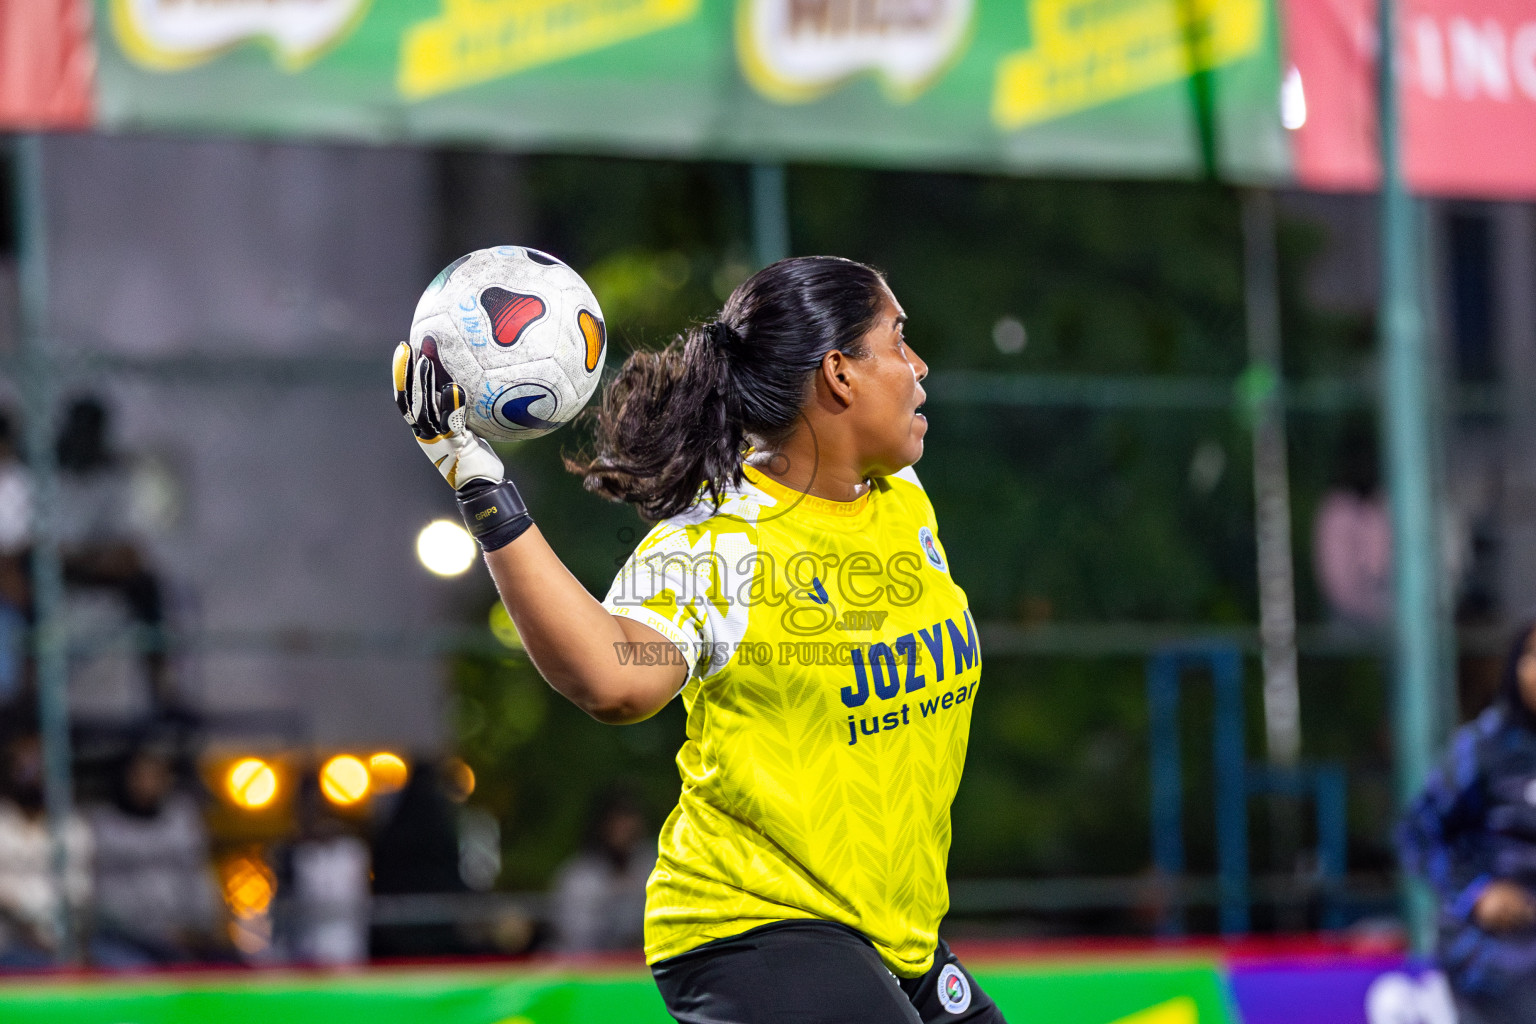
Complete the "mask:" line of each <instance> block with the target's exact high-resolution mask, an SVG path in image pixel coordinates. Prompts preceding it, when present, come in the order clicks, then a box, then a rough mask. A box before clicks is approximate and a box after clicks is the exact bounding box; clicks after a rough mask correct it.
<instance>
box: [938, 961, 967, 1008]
mask: <svg viewBox="0 0 1536 1024" xmlns="http://www.w3.org/2000/svg"><path fill="white" fill-rule="evenodd" d="M939 1002H940V1003H942V1004H943V1006H944V1009H946V1010H948V1011H949V1012H950V1013H964V1012H965V1011H966V1010H969V1009H970V1008H971V985H970V982H968V981H966V980H965V975H964V974H961V973H960V968H958V967H956V966H955V965H954V964H945V965H944V969H943V970H942V971H940V972H939Z"/></svg>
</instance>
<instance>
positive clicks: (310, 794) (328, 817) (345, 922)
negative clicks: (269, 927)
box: [278, 774, 370, 967]
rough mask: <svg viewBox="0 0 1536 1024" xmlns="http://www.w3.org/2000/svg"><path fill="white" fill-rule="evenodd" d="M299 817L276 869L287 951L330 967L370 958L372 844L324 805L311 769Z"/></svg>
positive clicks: (303, 792)
mask: <svg viewBox="0 0 1536 1024" xmlns="http://www.w3.org/2000/svg"><path fill="white" fill-rule="evenodd" d="M298 817H299V835H298V838H297V839H295V840H294V842H293V844H292V845H291V846H289V847H288V849H287V850H286V851H284V852H283V854H282V855H281V856H280V859H279V874H278V877H279V892H280V893H282V894H283V895H284V896H285V907H284V912H283V913H284V932H285V935H284V939H285V945H286V946H287V947H288V949H289V955H290V956H291V957H292V958H293V959H295V960H297V961H299V962H301V963H307V964H317V965H321V966H326V967H341V966H347V965H351V964H360V963H363V962H364V961H366V960H367V959H368V913H369V900H370V897H369V892H368V874H369V856H368V844H367V843H365V842H363V841H362V840H361V839H360V838H358V837H357V836H356V835H355V834H354V833H353V831H352V829H351V827H350V826H348V824H347V823H346V822H345V821H343V820H342V819H341V818H340V817H338V816H337V815H336V813H335V812H334V811H332V810H331V808H330V807H329V806H328V805H327V804H326V801H325V798H324V797H323V796H322V795H321V793H320V787H319V786H318V785H316V784H315V782H314V776H313V774H311V775H309V776H306V783H305V785H304V787H303V789H302V790H301V791H300V793H299V806H298ZM285 883H286V887H285ZM284 887H285V888H286V891H284Z"/></svg>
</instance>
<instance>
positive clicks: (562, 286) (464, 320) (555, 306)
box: [411, 245, 608, 441]
mask: <svg viewBox="0 0 1536 1024" xmlns="http://www.w3.org/2000/svg"><path fill="white" fill-rule="evenodd" d="M427 337H431V338H434V339H435V340H436V342H437V352H438V357H439V358H440V359H441V360H442V363H443V368H444V369H446V370H447V371H448V373H449V374H450V375H452V377H453V379H454V380H456V381H458V383H459V384H460V385H461V386H462V387H463V388H464V394H465V396H466V398H467V401H468V403H469V417H468V420H467V425H468V427H469V429H470V430H472V431H474V432H475V433H476V434H479V435H480V436H481V437H484V438H488V439H489V440H492V441H523V440H526V439H528V438H531V437H539V436H540V435H542V434H547V433H549V432H550V431H552V430H555V429H557V428H558V427H561V426H563V425H565V424H566V423H569V422H570V421H571V419H573V418H574V417H575V415H576V414H577V413H578V412H580V411H581V409H582V406H584V405H586V404H587V400H588V399H590V398H591V397H592V394H593V392H594V391H596V390H597V383H598V379H599V378H601V377H602V375H603V358H604V356H606V355H607V352H608V344H607V329H606V328H605V327H604V326H603V311H602V310H601V309H600V308H599V307H598V305H597V299H596V298H595V297H594V296H593V295H592V289H590V288H588V287H587V283H586V282H585V281H583V280H582V279H581V275H580V274H578V273H576V271H574V270H572V269H571V268H570V267H568V266H566V265H565V264H564V263H561V262H560V261H559V260H557V259H555V258H554V257H553V256H550V255H548V254H547V253H542V252H539V251H538V250H537V249H528V248H524V247H523V246H520V245H498V246H496V247H495V248H492V249H479V250H477V251H475V252H472V253H470V254H469V255H468V256H460V257H459V258H458V259H456V260H454V261H453V262H452V263H450V264H448V265H447V266H446V267H444V268H443V270H442V272H441V273H439V274H438V275H437V276H436V277H434V278H433V279H432V283H431V284H429V285H428V286H427V290H426V291H425V292H423V293H422V295H421V300H420V301H419V302H417V303H416V313H415V315H414V316H412V318H411V344H412V346H413V347H415V348H416V349H417V350H418V351H420V346H421V342H422V341H423V340H424V339H425V338H427Z"/></svg>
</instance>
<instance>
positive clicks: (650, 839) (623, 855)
mask: <svg viewBox="0 0 1536 1024" xmlns="http://www.w3.org/2000/svg"><path fill="white" fill-rule="evenodd" d="M655 866H656V837H655V836H654V835H653V834H652V833H651V831H650V830H649V828H647V825H646V820H645V813H644V812H643V811H642V810H641V809H640V804H639V802H638V801H637V800H636V799H635V798H634V796H633V795H631V794H630V793H628V792H626V791H624V790H620V789H614V790H610V791H609V792H607V793H605V794H603V795H602V796H601V797H599V799H598V800H597V801H596V802H595V804H594V805H593V808H592V812H591V815H590V816H589V818H588V822H587V830H586V836H585V838H584V841H583V843H582V849H581V851H580V852H579V853H577V854H576V855H575V856H574V857H572V858H570V859H569V860H567V861H566V862H565V863H564V864H562V865H561V866H560V868H559V869H558V870H557V871H556V872H555V882H554V890H553V892H552V893H551V894H550V923H551V925H552V927H553V928H554V933H555V948H556V949H558V950H559V951H561V952H563V953H590V952H597V951H602V950H614V949H638V948H639V947H640V946H641V944H642V940H643V937H644V930H645V883H646V880H647V879H649V878H650V875H651V869H652V868H654V867H655Z"/></svg>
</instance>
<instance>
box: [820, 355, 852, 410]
mask: <svg viewBox="0 0 1536 1024" xmlns="http://www.w3.org/2000/svg"><path fill="white" fill-rule="evenodd" d="M855 372H856V371H855V370H854V368H853V360H852V359H850V358H848V354H847V353H846V352H839V351H838V350H837V349H833V350H832V351H830V352H828V353H827V354H826V355H824V356H822V357H821V380H822V383H823V384H825V385H826V387H827V391H828V392H830V393H831V395H832V397H833V398H835V399H836V400H837V401H838V403H839V404H841V405H848V404H850V403H851V402H852V401H853V377H854V375H855Z"/></svg>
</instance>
